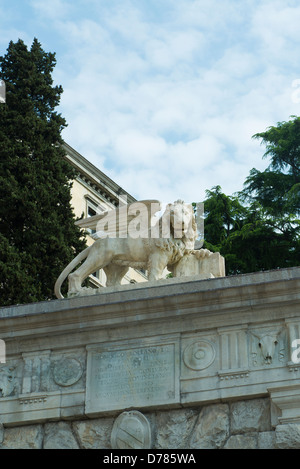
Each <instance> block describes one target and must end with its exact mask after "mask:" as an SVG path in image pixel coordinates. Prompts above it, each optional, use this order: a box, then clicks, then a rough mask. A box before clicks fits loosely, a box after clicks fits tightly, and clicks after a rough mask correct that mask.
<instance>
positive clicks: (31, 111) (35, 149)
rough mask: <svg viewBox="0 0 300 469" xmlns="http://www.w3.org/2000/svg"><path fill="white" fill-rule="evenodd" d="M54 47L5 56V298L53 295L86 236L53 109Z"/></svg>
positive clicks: (56, 89) (0, 165)
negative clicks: (77, 223) (73, 203)
mask: <svg viewBox="0 0 300 469" xmlns="http://www.w3.org/2000/svg"><path fill="white" fill-rule="evenodd" d="M55 63H56V61H55V54H52V53H46V52H44V51H43V49H42V48H41V45H40V43H39V42H38V41H37V39H35V40H34V41H33V44H32V46H31V49H30V50H28V49H27V47H26V45H25V44H24V43H23V41H21V40H19V41H18V42H16V43H13V42H10V44H9V47H8V49H7V53H6V55H5V56H3V57H0V78H1V79H2V80H4V81H5V83H6V104H0V142H1V145H0V200H1V204H0V305H2V306H3V305H9V304H16V303H24V302H27V303H29V302H33V301H41V300H47V299H51V298H53V287H54V283H55V280H56V278H57V276H58V275H59V274H60V272H61V270H62V269H63V268H64V267H65V265H66V264H67V263H68V262H69V261H70V260H71V259H72V258H73V257H74V256H75V255H76V253H77V252H79V251H80V250H82V249H83V248H84V246H85V240H84V239H83V238H82V234H81V232H80V230H79V229H78V228H77V227H75V225H74V221H75V218H74V214H73V211H72V208H71V204H70V202H71V192H70V190H71V185H72V182H71V181H72V180H73V179H74V177H75V173H74V170H73V168H72V167H71V166H70V165H69V163H67V161H66V160H65V159H64V151H63V149H62V146H61V143H62V138H61V131H62V129H63V128H64V127H65V126H66V122H65V119H64V118H63V117H61V115H60V114H58V113H56V112H55V108H56V106H57V105H58V103H59V101H60V96H61V93H62V91H63V90H62V88H61V87H60V86H53V80H52V72H53V69H54V66H55Z"/></svg>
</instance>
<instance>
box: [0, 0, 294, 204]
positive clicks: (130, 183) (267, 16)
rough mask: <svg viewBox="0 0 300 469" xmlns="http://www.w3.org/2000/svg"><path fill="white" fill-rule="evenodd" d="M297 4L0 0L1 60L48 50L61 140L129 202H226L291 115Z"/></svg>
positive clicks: (274, 0)
mask: <svg viewBox="0 0 300 469" xmlns="http://www.w3.org/2000/svg"><path fill="white" fill-rule="evenodd" d="M299 24H300V4H299V2H298V0H297V1H295V0H260V1H258V0H251V1H250V0H243V1H241V0H51V1H49V0H10V1H6V0H0V55H3V54H4V53H5V51H6V49H7V47H8V43H9V41H10V40H13V41H17V40H18V39H19V38H21V39H23V40H24V42H25V43H26V44H27V46H28V47H30V46H31V44H32V41H33V38H34V37H37V38H38V40H39V41H40V42H41V44H42V47H43V48H44V50H46V51H47V52H56V59H57V65H56V67H55V71H54V80H55V84H61V85H62V87H63V89H64V93H63V96H62V99H61V104H60V107H59V112H61V113H62V115H63V116H64V117H65V118H66V120H67V122H68V127H67V129H65V130H64V132H63V138H64V139H65V141H66V142H67V143H69V145H71V146H72V147H74V148H75V149H76V150H77V151H79V152H80V153H82V154H83V155H84V156H85V157H86V158H87V159H89V160H90V161H91V162H92V163H93V164H95V165H96V166H97V167H98V168H99V169H101V170H102V171H103V172H105V173H106V174H107V175H108V176H110V177H111V178H112V179H114V180H115V181H116V182H117V183H118V184H120V185H121V186H122V187H123V188H124V189H125V190H126V191H128V192H129V193H131V194H132V195H133V196H135V197H136V198H137V199H146V198H151V199H153V198H157V199H161V200H163V201H173V200H175V199H178V198H181V199H184V200H185V201H187V202H192V201H202V200H203V199H204V197H205V191H206V190H207V189H211V188H212V187H213V186H215V185H220V186H221V187H222V189H223V191H224V192H225V193H227V194H228V195H232V194H233V193H234V192H235V191H238V190H241V189H242V186H243V182H244V181H245V178H246V177H247V176H248V174H249V171H250V170H251V168H253V167H256V168H257V169H264V168H265V167H266V165H267V160H263V159H262V155H263V153H264V147H263V146H261V145H260V143H259V142H258V141H255V140H253V139H251V136H252V135H253V134H255V133H257V132H262V131H264V130H265V129H266V128H267V127H269V126H271V125H276V123H277V122H279V121H284V120H288V119H289V117H290V116H291V115H300V66H299V50H300V27H299Z"/></svg>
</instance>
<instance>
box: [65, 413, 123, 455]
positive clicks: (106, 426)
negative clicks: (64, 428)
mask: <svg viewBox="0 0 300 469" xmlns="http://www.w3.org/2000/svg"><path fill="white" fill-rule="evenodd" d="M113 422H114V420H113V419H111V418H102V419H95V420H90V421H89V420H84V421H82V422H74V423H73V429H74V432H75V434H76V436H77V440H78V441H79V442H80V447H81V448H84V449H110V448H111V444H110V438H111V430H112V426H113Z"/></svg>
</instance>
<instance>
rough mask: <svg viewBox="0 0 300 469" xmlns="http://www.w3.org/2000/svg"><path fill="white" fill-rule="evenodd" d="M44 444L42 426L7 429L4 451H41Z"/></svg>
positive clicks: (2, 446)
mask: <svg viewBox="0 0 300 469" xmlns="http://www.w3.org/2000/svg"><path fill="white" fill-rule="evenodd" d="M42 443H43V428H42V425H28V426H27V425H26V426H22V427H15V428H6V429H5V431H4V439H3V442H2V445H0V448H2V449H41V448H42Z"/></svg>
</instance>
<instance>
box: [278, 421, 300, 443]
mask: <svg viewBox="0 0 300 469" xmlns="http://www.w3.org/2000/svg"><path fill="white" fill-rule="evenodd" d="M275 438H276V447H277V448H280V449H300V425H299V424H293V423H288V424H284V425H278V426H277V427H276V431H275Z"/></svg>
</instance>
